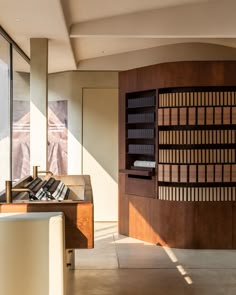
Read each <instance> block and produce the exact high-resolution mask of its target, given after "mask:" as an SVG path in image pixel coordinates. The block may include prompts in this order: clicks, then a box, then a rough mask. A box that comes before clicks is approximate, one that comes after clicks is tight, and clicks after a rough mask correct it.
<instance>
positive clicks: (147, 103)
mask: <svg viewBox="0 0 236 295" xmlns="http://www.w3.org/2000/svg"><path fill="white" fill-rule="evenodd" d="M155 100H156V98H155V96H146V97H137V98H129V99H128V102H127V107H128V108H141V107H152V106H155Z"/></svg>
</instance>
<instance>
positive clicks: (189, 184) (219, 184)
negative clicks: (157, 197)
mask: <svg viewBox="0 0 236 295" xmlns="http://www.w3.org/2000/svg"><path fill="white" fill-rule="evenodd" d="M158 186H168V187H200V188H201V187H236V182H168V181H158Z"/></svg>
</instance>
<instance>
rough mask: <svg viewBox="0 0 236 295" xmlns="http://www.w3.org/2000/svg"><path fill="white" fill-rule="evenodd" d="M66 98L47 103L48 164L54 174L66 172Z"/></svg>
mask: <svg viewBox="0 0 236 295" xmlns="http://www.w3.org/2000/svg"><path fill="white" fill-rule="evenodd" d="M67 121H68V119H67V100H58V101H50V102H49V103H48V166H49V170H50V171H52V172H53V173H54V174H57V175H63V174H67Z"/></svg>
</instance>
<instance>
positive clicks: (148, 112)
mask: <svg viewBox="0 0 236 295" xmlns="http://www.w3.org/2000/svg"><path fill="white" fill-rule="evenodd" d="M125 99H126V101H125V103H126V108H125V111H126V115H125V116H126V122H125V124H126V130H125V133H126V137H125V138H126V164H125V167H126V168H125V169H121V170H120V172H121V173H125V174H126V191H128V192H129V193H132V194H136V195H140V196H148V197H155V189H154V186H155V181H154V177H153V176H154V175H155V169H153V168H150V169H149V168H147V167H139V166H138V167H136V166H135V162H137V161H152V162H155V159H156V156H155V152H156V145H155V138H156V120H155V119H156V112H155V109H156V91H155V90H148V91H142V92H134V93H127V94H126V98H125ZM137 181H139V182H140V183H141V184H142V182H145V183H144V186H143V189H141V190H140V187H139V185H137ZM146 182H148V186H151V187H152V190H151V191H150V189H149V188H148V190H147V192H146V193H145V192H144V190H145V186H147V183H146Z"/></svg>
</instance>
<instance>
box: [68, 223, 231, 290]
mask: <svg viewBox="0 0 236 295" xmlns="http://www.w3.org/2000/svg"><path fill="white" fill-rule="evenodd" d="M118 294H119V295H141V294H144V295H154V294H155V295H172V294H173V295H174V294H175V295H176V294H177V295H178V294H181V295H182V294H184V295H185V294H186V295H190V294H191V295H192V294H194V295H195V294H199V295H200V294H201V295H235V294H236V251H233V250H180V249H170V248H167V247H161V246H156V245H152V244H149V243H145V242H142V241H139V240H135V239H132V238H127V237H125V236H121V235H118V234H117V224H116V223H96V224H95V248H94V249H92V250H76V253H75V270H72V271H70V272H69V279H68V294H67V295H118Z"/></svg>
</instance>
